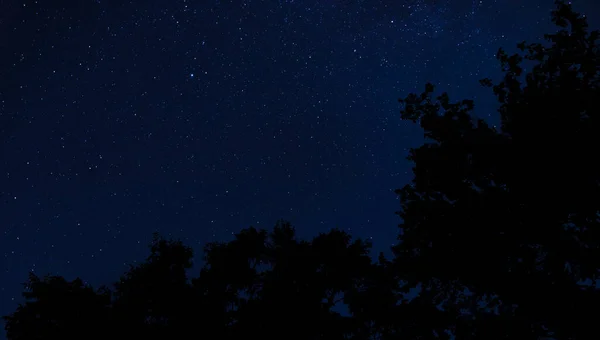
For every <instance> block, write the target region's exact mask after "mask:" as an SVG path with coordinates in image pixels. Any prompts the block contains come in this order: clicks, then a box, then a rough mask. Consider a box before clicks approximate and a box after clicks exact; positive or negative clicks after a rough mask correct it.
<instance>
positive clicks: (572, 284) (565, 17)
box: [393, 1, 600, 339]
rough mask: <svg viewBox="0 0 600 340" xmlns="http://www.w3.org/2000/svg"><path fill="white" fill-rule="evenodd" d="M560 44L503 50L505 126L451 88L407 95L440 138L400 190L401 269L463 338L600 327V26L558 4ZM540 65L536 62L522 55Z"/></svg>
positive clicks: (428, 130) (411, 113)
mask: <svg viewBox="0 0 600 340" xmlns="http://www.w3.org/2000/svg"><path fill="white" fill-rule="evenodd" d="M552 20H553V22H554V23H556V25H558V26H559V28H560V30H559V31H558V32H557V33H555V34H548V35H546V36H545V38H546V39H547V40H548V42H549V44H546V45H543V44H525V43H521V44H519V45H518V47H519V49H520V50H521V53H518V54H515V55H512V56H509V55H507V54H506V53H505V52H504V51H503V50H500V51H499V53H498V59H499V60H500V63H501V66H502V69H503V71H504V77H503V79H502V81H500V82H499V83H498V84H493V83H492V81H491V80H490V79H484V80H482V84H483V85H485V86H490V87H492V88H493V91H494V93H495V94H496V96H497V98H498V100H499V102H500V108H499V112H500V116H501V122H502V124H501V127H500V128H498V129H496V128H494V127H491V126H489V125H488V124H487V123H486V122H484V121H482V120H474V119H473V118H472V117H471V115H470V111H471V110H472V109H473V102H472V101H468V100H463V101H461V102H458V103H451V102H450V100H449V97H448V95H447V94H445V93H444V94H442V95H440V96H439V97H437V98H435V99H434V98H433V97H432V93H433V91H434V88H433V86H432V85H431V84H428V85H427V86H426V88H425V92H424V93H422V94H421V95H416V94H411V95H409V96H408V97H406V98H405V99H401V100H400V102H401V103H402V104H403V109H402V112H401V115H402V118H403V119H407V120H411V121H413V122H418V123H419V124H420V125H421V127H422V128H423V129H424V131H425V137H426V138H427V142H426V143H425V144H424V145H423V146H421V147H419V148H416V149H413V150H411V151H410V156H409V159H411V160H412V161H414V164H415V166H414V168H413V172H414V175H415V177H414V180H413V181H412V183H411V184H409V185H406V186H405V187H404V188H402V189H400V190H398V191H397V193H398V194H399V196H400V200H401V211H400V212H399V215H400V216H401V217H402V223H401V224H400V230H401V233H400V236H399V240H400V242H399V244H398V245H397V246H395V247H394V248H393V250H394V253H395V260H394V262H395V265H396V266H397V270H398V271H399V272H400V273H402V275H401V276H402V279H403V280H405V281H406V282H410V285H411V286H414V287H416V286H417V285H420V287H421V288H422V290H423V292H425V293H426V294H427V295H429V299H430V303H431V304H432V305H436V306H440V307H441V308H442V309H443V310H444V311H445V313H446V314H447V317H450V318H452V319H454V321H453V323H454V325H453V326H452V327H451V328H452V332H453V333H454V334H455V335H456V336H457V338H460V339H499V338H509V337H510V338H516V337H519V338H529V339H537V338H539V337H553V338H557V339H575V338H589V337H590V336H593V335H592V334H598V330H597V327H596V325H595V321H596V320H597V319H598V316H599V313H598V309H597V308H598V307H597V306H598V305H599V303H600V299H599V295H598V293H599V290H598V288H597V284H596V283H597V282H596V281H597V278H598V272H599V269H600V247H599V242H600V237H599V236H600V234H599V233H600V210H599V208H600V162H599V160H598V146H599V145H600V107H599V106H600V88H599V80H600V77H599V71H600V69H599V67H600V66H599V65H600V64H599V57H600V53H599V52H600V51H599V49H598V37H599V33H598V32H597V31H593V32H588V26H587V23H586V19H585V17H584V16H581V15H579V14H577V13H575V12H573V10H572V8H571V6H570V5H567V4H565V3H563V2H561V1H559V2H557V9H556V10H555V11H554V12H553V13H552ZM524 59H526V60H528V61H529V62H530V63H533V64H534V66H533V68H531V69H530V70H529V72H528V73H526V72H525V70H524V68H523V66H521V65H522V61H523V60H524Z"/></svg>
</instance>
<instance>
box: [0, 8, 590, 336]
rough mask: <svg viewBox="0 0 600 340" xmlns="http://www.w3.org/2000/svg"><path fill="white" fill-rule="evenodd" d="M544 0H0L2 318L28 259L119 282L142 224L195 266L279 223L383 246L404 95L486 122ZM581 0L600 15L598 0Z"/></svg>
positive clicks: (403, 125) (413, 141)
mask: <svg viewBox="0 0 600 340" xmlns="http://www.w3.org/2000/svg"><path fill="white" fill-rule="evenodd" d="M594 2H595V3H596V4H594ZM65 6H67V7H65ZM552 8H554V5H553V1H551V0H527V1H517V0H497V1H491V0H488V1H485V0H484V1H472V0H437V1H435V0H412V1H402V0H394V1H392V0H390V1H382V0H377V1H376V0H369V1H361V0H319V1H316V0H306V1H302V0H296V1H281V0H280V1H277V0H268V1H267V0H266V1H250V0H247V1H242V0H234V1H185V0H173V1H171V0H170V1H164V0H163V1H155V0H145V1H130V2H124V1H104V0H96V1H93V0H92V1H90V0H81V1H42V0H39V1H20V2H17V1H12V0H4V1H0V142H1V149H0V152H1V160H0V194H1V195H0V213H1V215H0V216H1V221H0V222H1V224H0V314H1V315H4V314H7V313H10V312H11V311H12V310H14V308H15V307H16V305H17V303H18V302H20V301H22V300H21V298H20V291H21V288H22V287H21V285H20V283H21V282H24V281H25V280H26V278H27V275H28V272H29V271H34V272H35V273H37V274H40V275H43V274H46V273H52V274H58V275H62V276H65V277H66V278H68V279H72V278H74V277H75V276H81V277H82V278H83V279H85V280H87V281H88V282H89V283H91V284H93V285H94V286H98V285H99V284H103V283H110V282H113V281H115V280H116V279H118V277H119V275H120V274H121V273H123V272H124V271H125V270H127V266H126V264H127V263H133V261H136V260H137V261H140V260H143V259H144V258H145V257H146V255H147V254H148V247H147V246H148V243H149V242H150V240H151V237H152V233H153V232H154V231H158V232H160V233H161V234H162V235H164V236H170V237H173V238H180V239H182V240H184V242H185V243H186V244H187V245H190V246H193V248H194V249H195V250H196V255H197V256H196V257H197V259H198V261H200V259H201V256H200V255H201V253H200V250H201V247H202V245H203V244H205V243H206V242H211V241H227V240H230V239H231V237H232V233H235V232H237V231H239V230H241V229H242V228H246V227H249V226H251V225H252V226H255V227H259V228H271V227H272V226H273V225H274V224H275V222H276V221H277V220H278V219H280V218H283V219H286V220H289V221H291V222H292V224H293V225H294V226H295V227H296V229H297V231H298V234H299V235H300V236H301V237H306V238H308V237H312V236H314V235H316V234H317V233H318V232H324V231H327V230H329V229H330V228H333V227H339V228H342V229H344V230H348V231H350V232H351V233H352V234H353V235H355V236H357V237H362V238H370V239H372V240H373V242H374V250H375V251H386V250H388V248H389V246H390V245H392V244H393V242H394V241H395V239H396V235H397V233H398V230H397V224H398V223H399V218H398V217H397V216H396V215H395V214H394V212H395V211H396V210H398V208H399V204H398V201H397V199H396V195H395V194H394V193H393V190H394V189H396V188H400V187H402V186H403V185H404V184H406V183H408V182H409V181H410V180H411V178H412V174H411V171H410V169H411V163H410V162H409V161H407V160H406V159H405V158H406V155H407V150H408V148H410V147H416V146H418V145H420V143H422V131H421V130H420V129H419V128H418V126H416V125H413V124H412V123H409V122H402V121H401V120H400V117H399V109H400V106H399V104H398V102H397V99H398V98H400V97H404V96H406V95H407V94H408V93H409V92H413V91H421V90H422V89H424V84H425V83H426V82H428V81H431V82H433V83H434V84H436V85H438V86H437V90H440V91H448V92H449V94H450V95H451V98H454V99H456V100H458V99H464V98H470V99H475V100H476V102H475V104H476V111H475V115H476V116H478V117H482V118H486V119H489V120H490V121H491V122H494V121H497V117H496V113H495V111H494V108H495V99H494V98H493V96H492V95H491V94H490V91H489V89H485V88H482V87H480V85H479V83H478V80H479V79H481V78H484V77H487V76H491V77H492V78H496V79H497V77H498V75H499V74H500V73H499V68H498V63H497V61H496V59H495V54H496V52H497V49H498V48H499V47H505V48H507V50H508V51H514V46H515V44H516V43H517V42H520V41H522V40H529V41H531V42H533V41H539V40H540V39H539V38H541V37H542V34H543V33H548V32H550V31H553V30H555V28H554V26H553V25H552V24H551V22H550V16H549V14H550V10H551V9H552ZM575 9H576V10H577V11H580V12H583V13H586V14H588V17H589V20H590V23H591V24H592V27H593V28H596V27H597V25H596V23H597V19H598V16H599V13H600V10H599V8H598V2H597V0H590V1H577V2H575ZM196 268H197V267H196ZM1 333H2V336H4V332H1ZM2 336H0V337H2Z"/></svg>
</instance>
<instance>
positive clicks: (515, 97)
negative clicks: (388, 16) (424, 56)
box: [5, 1, 600, 340]
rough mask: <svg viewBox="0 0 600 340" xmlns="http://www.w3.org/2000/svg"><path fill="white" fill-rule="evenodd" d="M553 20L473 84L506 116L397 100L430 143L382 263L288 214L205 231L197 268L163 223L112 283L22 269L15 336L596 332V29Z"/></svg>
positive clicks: (568, 13)
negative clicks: (191, 272) (146, 252)
mask: <svg viewBox="0 0 600 340" xmlns="http://www.w3.org/2000/svg"><path fill="white" fill-rule="evenodd" d="M552 20H553V22H554V23H555V24H556V25H557V26H558V28H559V30H558V32H557V33H554V34H548V35H546V36H545V38H546V40H547V43H546V44H526V43H521V44H519V45H518V47H519V50H520V52H519V53H517V54H515V55H508V54H506V53H505V52H504V51H503V50H502V49H501V50H499V52H498V59H499V61H500V65H501V67H502V70H503V74H504V75H503V79H502V80H501V81H499V82H498V83H493V82H492V80H490V79H484V80H482V81H481V83H482V84H483V85H484V86H489V87H491V88H492V90H493V92H494V93H495V95H496V96H497V98H498V100H499V103H500V108H499V112H500V117H501V126H499V127H498V128H496V127H493V126H490V125H488V124H487V123H486V122H484V121H482V120H476V119H474V118H473V117H472V116H471V114H470V113H471V110H472V109H473V102H472V101H469V100H463V101H460V102H451V101H450V99H449V98H448V95H447V94H445V93H444V94H441V95H440V96H437V97H433V91H434V88H433V86H432V85H431V84H428V85H427V86H426V87H425V92H423V93H422V94H418V95H417V94H410V95H409V96H408V97H406V98H405V99H401V100H400V103H401V104H402V109H401V117H402V119H405V120H411V121H413V122H415V123H418V124H419V125H420V126H421V127H422V128H423V130H424V132H425V136H426V142H425V143H424V145H422V146H421V147H419V148H416V149H411V150H410V155H409V159H411V160H412V161H413V162H414V164H415V166H414V169H413V172H414V179H413V180H412V182H411V183H410V184H408V185H406V186H405V187H404V188H402V189H399V190H397V193H398V195H399V198H400V202H401V209H400V211H399V212H398V214H399V215H400V217H401V223H400V225H399V236H398V241H399V242H398V244H397V245H396V246H394V247H393V248H392V250H393V256H392V258H391V259H387V258H385V257H384V256H383V255H380V256H379V259H378V260H377V261H374V260H373V259H372V258H371V257H370V256H369V251H370V247H371V244H370V243H369V242H365V241H361V240H354V241H353V240H352V238H351V236H350V235H349V234H347V233H345V232H343V231H340V230H336V229H334V230H332V231H330V232H328V233H323V234H320V235H318V236H316V237H315V238H314V239H312V240H310V241H306V240H299V239H297V238H296V236H295V233H294V228H293V227H292V226H291V225H290V224H289V223H287V222H283V221H282V222H279V223H278V224H277V225H276V226H275V227H274V228H273V230H271V231H265V230H257V229H254V228H249V229H245V230H243V231H241V232H240V233H238V234H237V235H235V239H234V240H233V241H231V242H227V243H211V244H208V245H207V246H206V247H205V249H204V255H205V264H204V265H203V267H202V268H201V270H200V273H199V275H198V276H197V277H195V278H192V279H189V278H188V277H187V274H186V272H187V270H188V269H189V268H191V265H192V257H193V255H192V251H191V249H190V248H188V247H186V246H184V245H183V244H182V243H181V242H179V241H174V240H166V239H163V238H161V237H160V236H159V235H155V238H154V241H153V242H152V244H151V247H150V256H149V257H148V258H147V260H146V261H145V262H144V263H142V264H140V265H137V266H132V267H131V268H130V270H129V271H128V272H126V273H125V274H124V275H123V276H122V277H121V278H120V280H119V281H117V282H116V283H115V284H114V286H113V287H102V288H100V289H98V290H94V289H93V288H92V287H89V286H87V285H85V284H84V283H83V282H82V280H80V279H76V280H74V281H71V282H69V281H66V280H65V279H64V278H62V277H59V276H48V277H44V278H40V277H37V276H35V275H33V274H31V276H30V277H29V280H28V281H27V282H26V289H25V291H24V293H23V295H24V297H25V298H26V302H25V303H24V304H22V305H20V306H19V307H18V308H17V310H16V311H15V312H14V313H12V314H11V315H9V316H7V317H5V320H6V331H7V336H8V338H9V339H14V340H17V339H19V340H20V339H76V338H77V339H109V338H119V339H121V338H123V339H125V338H136V339H188V338H200V339H242V338H250V339H254V338H256V339H357V340H358V339H386V340H387V339H487V340H489V339H508V338H511V339H512V338H515V339H516V338H519V339H521V338H522V339H543V338H546V339H591V338H596V337H598V336H599V335H598V334H600V332H599V330H598V324H599V321H600V319H599V318H598V317H599V315H600V313H599V311H598V309H599V308H600V297H599V292H600V290H599V289H598V285H597V279H598V274H599V266H600V178H599V177H600V161H599V160H598V157H599V155H600V154H599V152H598V151H599V149H598V147H599V146H600V90H599V89H600V87H599V85H600V77H599V74H600V66H599V65H600V63H599V56H600V53H599V52H600V51H599V49H598V37H599V32H598V31H591V32H590V31H589V29H588V25H587V22H586V18H585V17H584V16H582V15H579V14H578V13H575V12H574V11H573V9H572V8H571V6H570V5H569V4H566V3H564V2H562V1H557V2H556V9H555V11H554V12H553V13H552ZM522 62H527V63H529V64H531V65H532V66H531V67H529V66H528V67H527V68H528V72H525V70H524V66H522ZM340 305H343V306H344V308H346V309H347V310H346V311H345V312H341V307H340Z"/></svg>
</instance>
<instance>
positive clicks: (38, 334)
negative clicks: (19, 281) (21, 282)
mask: <svg viewBox="0 0 600 340" xmlns="http://www.w3.org/2000/svg"><path fill="white" fill-rule="evenodd" d="M23 296H24V297H25V299H26V303H25V304H23V305H20V306H19V307H17V310H16V311H15V312H14V313H12V314H11V315H10V316H6V317H4V319H5V321H6V326H5V328H6V335H7V338H8V339H12V340H25V339H27V340H31V339H82V338H94V339H96V338H97V339H100V338H106V337H107V336H108V335H109V334H110V333H109V332H107V328H106V325H109V324H110V302H111V295H110V292H109V290H108V289H107V288H106V287H102V288H101V289H100V290H98V291H95V290H93V289H92V288H91V287H89V286H88V285H86V284H84V283H83V281H82V280H81V279H79V278H77V279H75V280H73V281H71V282H68V281H66V280H65V279H64V278H62V277H58V276H46V277H44V278H43V279H42V278H39V277H37V276H36V275H35V274H33V273H31V274H30V275H29V280H28V281H27V282H26V283H25V291H24V293H23Z"/></svg>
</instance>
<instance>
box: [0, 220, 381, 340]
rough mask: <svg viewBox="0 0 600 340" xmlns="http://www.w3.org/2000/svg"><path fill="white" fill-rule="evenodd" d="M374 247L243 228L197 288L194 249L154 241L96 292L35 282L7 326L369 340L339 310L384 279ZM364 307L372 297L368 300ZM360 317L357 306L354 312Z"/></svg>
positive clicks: (16, 331) (129, 334) (138, 334)
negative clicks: (191, 272)
mask: <svg viewBox="0 0 600 340" xmlns="http://www.w3.org/2000/svg"><path fill="white" fill-rule="evenodd" d="M369 249H370V244H369V243H366V242H363V241H361V240H356V241H352V240H351V237H350V236H349V235H348V234H347V233H345V232H342V231H340V230H337V229H334V230H332V231H330V232H329V233H323V234H320V235H318V236H317V237H315V238H314V239H313V240H312V241H310V242H309V241H301V240H298V239H296V237H295V231H294V229H293V228H292V227H291V225H290V224H289V223H285V222H280V223H278V224H277V225H276V226H275V228H274V229H273V231H272V232H271V233H267V232H266V231H265V230H257V229H254V228H249V229H244V230H242V231H241V232H240V233H238V234H237V235H235V239H234V240H233V241H231V242H227V243H210V244H208V245H207V246H206V247H205V262H206V263H205V264H204V266H203V267H202V269H201V271H200V275H199V276H198V277H197V278H194V279H192V280H188V278H187V276H186V270H187V269H189V268H190V267H191V265H192V263H191V260H192V257H193V254H192V250H191V249H190V248H188V247H185V246H184V245H183V244H182V243H181V242H179V241H167V240H165V239H163V238H161V237H159V236H158V235H155V237H154V240H153V242H152V244H151V245H150V252H151V254H150V256H149V257H148V258H147V259H146V261H145V262H143V263H142V264H140V265H137V266H131V268H130V269H129V271H128V272H127V273H125V274H124V275H123V276H122V277H121V279H120V280H119V281H118V282H117V283H115V285H114V291H113V292H110V291H109V290H108V289H107V288H102V290H100V291H97V292H96V291H94V290H93V289H92V288H90V287H88V286H85V285H83V284H82V283H81V280H79V279H77V280H75V281H73V283H69V282H66V281H65V280H64V279H62V278H60V277H51V278H48V279H46V280H45V281H41V280H39V279H38V278H37V277H35V276H33V275H32V277H31V278H30V283H28V284H27V291H26V293H25V296H26V297H27V298H28V301H27V302H26V303H25V304H23V305H21V306H20V307H19V308H18V309H17V311H16V312H15V313H13V314H12V315H10V316H8V317H6V318H5V319H6V321H7V326H6V329H7V335H8V338H9V339H59V338H63V339H64V338H69V339H70V338H75V337H76V338H107V337H117V338H143V339H165V338H168V339H180V338H189V337H190V335H194V334H196V335H198V337H205V338H218V339H239V338H242V337H252V338H259V337H260V338H261V339H281V338H287V339H346V338H349V337H353V338H355V339H367V337H359V335H360V334H363V333H368V332H373V329H374V326H373V325H372V324H368V323H365V324H364V325H360V326H358V325H355V324H356V323H355V322H354V321H353V320H354V319H353V317H352V316H351V315H350V314H349V313H347V314H346V315H342V314H341V313H340V312H338V311H336V310H335V309H336V307H339V305H340V304H342V303H347V304H350V305H352V306H354V305H356V303H354V302H353V301H354V300H357V301H358V300H359V299H360V298H361V296H362V294H363V293H362V289H363V288H364V287H366V286H367V285H366V284H365V283H367V282H369V284H370V286H371V289H372V290H373V286H374V285H375V284H376V283H375V281H376V280H373V279H369V278H368V277H369V276H370V275H371V274H372V273H373V272H374V271H375V270H377V265H376V264H374V263H372V260H371V258H370V256H369ZM362 299H363V300H365V299H364V298H362ZM352 308H354V307H352Z"/></svg>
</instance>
